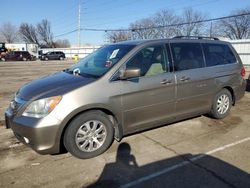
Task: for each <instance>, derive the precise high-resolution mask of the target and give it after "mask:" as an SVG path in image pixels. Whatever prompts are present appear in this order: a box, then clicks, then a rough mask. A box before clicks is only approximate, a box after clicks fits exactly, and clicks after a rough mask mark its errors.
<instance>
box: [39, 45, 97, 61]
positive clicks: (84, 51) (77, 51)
mask: <svg viewBox="0 0 250 188" xmlns="http://www.w3.org/2000/svg"><path fill="white" fill-rule="evenodd" d="M100 47H101V46H83V47H71V48H41V49H40V50H39V51H40V53H43V54H44V53H47V52H54V51H61V52H63V53H64V54H65V56H66V58H70V59H72V58H74V57H75V56H78V57H79V58H84V57H86V56H87V55H89V54H91V53H92V52H94V51H95V50H97V49H98V48H100ZM41 51H42V52H41Z"/></svg>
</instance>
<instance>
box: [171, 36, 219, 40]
mask: <svg viewBox="0 0 250 188" xmlns="http://www.w3.org/2000/svg"><path fill="white" fill-rule="evenodd" d="M173 39H210V40H220V39H218V38H216V37H203V36H175V37H173Z"/></svg>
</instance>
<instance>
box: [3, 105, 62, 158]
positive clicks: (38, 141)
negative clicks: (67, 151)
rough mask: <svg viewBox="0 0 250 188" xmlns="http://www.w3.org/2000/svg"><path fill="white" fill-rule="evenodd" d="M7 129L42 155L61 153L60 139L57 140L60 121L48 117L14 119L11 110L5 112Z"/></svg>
mask: <svg viewBox="0 0 250 188" xmlns="http://www.w3.org/2000/svg"><path fill="white" fill-rule="evenodd" d="M5 121H6V128H11V129H12V131H13V133H14V135H15V136H16V138H17V139H18V140H19V141H21V142H22V143H23V144H25V145H27V146H29V147H31V148H32V149H33V150H35V151H36V152H37V153H40V154H55V153H59V152H60V139H58V138H57V133H58V129H59V126H60V121H59V120H57V119H55V118H53V117H49V115H48V116H46V117H45V118H42V119H37V118H30V117H24V116H20V117H14V116H13V115H12V113H11V110H10V109H8V110H7V111H6V112H5Z"/></svg>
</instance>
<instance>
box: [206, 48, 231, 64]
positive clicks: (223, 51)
mask: <svg viewBox="0 0 250 188" xmlns="http://www.w3.org/2000/svg"><path fill="white" fill-rule="evenodd" d="M203 49H204V53H205V58H206V66H207V67H211V66H216V65H224V64H230V63H236V58H235V56H234V54H233V52H232V50H231V49H230V48H229V46H228V45H225V44H203Z"/></svg>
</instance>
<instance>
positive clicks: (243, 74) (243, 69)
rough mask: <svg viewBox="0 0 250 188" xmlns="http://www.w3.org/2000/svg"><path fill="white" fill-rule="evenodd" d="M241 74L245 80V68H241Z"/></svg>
mask: <svg viewBox="0 0 250 188" xmlns="http://www.w3.org/2000/svg"><path fill="white" fill-rule="evenodd" d="M240 74H241V76H242V77H243V78H244V77H245V76H246V70H245V68H244V67H242V68H241V71H240Z"/></svg>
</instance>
